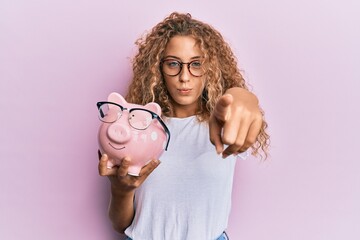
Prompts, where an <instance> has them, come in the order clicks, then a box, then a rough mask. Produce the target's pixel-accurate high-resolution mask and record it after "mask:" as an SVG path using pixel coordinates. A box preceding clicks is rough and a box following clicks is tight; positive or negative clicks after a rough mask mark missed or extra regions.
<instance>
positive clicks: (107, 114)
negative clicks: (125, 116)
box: [99, 103, 122, 123]
mask: <svg viewBox="0 0 360 240" xmlns="http://www.w3.org/2000/svg"><path fill="white" fill-rule="evenodd" d="M121 112H122V111H121V108H120V107H119V106H117V105H115V104H110V103H104V104H102V105H101V106H100V108H99V118H100V120H101V121H103V122H107V123H112V122H115V121H116V120H117V119H118V118H119V117H120V116H121Z"/></svg>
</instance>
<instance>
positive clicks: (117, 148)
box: [109, 143, 125, 150]
mask: <svg viewBox="0 0 360 240" xmlns="http://www.w3.org/2000/svg"><path fill="white" fill-rule="evenodd" d="M109 145H110V146H111V147H112V148H113V149H115V150H123V149H124V148H125V146H124V147H115V146H114V145H112V144H111V143H109Z"/></svg>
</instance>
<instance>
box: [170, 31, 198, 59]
mask: <svg viewBox="0 0 360 240" xmlns="http://www.w3.org/2000/svg"><path fill="white" fill-rule="evenodd" d="M164 55H165V57H167V56H174V57H177V58H180V59H181V60H183V61H187V60H189V59H191V58H194V57H201V56H202V55H203V54H202V51H201V50H200V47H199V45H198V44H197V43H196V40H195V39H194V38H193V37H191V36H175V37H173V38H171V39H170V41H169V42H168V44H167V45H166V48H165V54H164Z"/></svg>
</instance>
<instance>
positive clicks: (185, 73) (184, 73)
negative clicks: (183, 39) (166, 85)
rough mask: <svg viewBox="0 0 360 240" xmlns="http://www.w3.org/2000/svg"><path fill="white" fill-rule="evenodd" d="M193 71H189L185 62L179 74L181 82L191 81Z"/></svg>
mask: <svg viewBox="0 0 360 240" xmlns="http://www.w3.org/2000/svg"><path fill="white" fill-rule="evenodd" d="M190 77H191V73H190V71H189V68H188V65H187V64H184V65H183V67H182V69H181V71H180V74H179V80H180V82H188V81H190Z"/></svg>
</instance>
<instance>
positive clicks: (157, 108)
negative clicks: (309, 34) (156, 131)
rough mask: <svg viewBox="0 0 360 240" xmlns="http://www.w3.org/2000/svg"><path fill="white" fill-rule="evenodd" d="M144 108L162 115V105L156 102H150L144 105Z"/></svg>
mask: <svg viewBox="0 0 360 240" xmlns="http://www.w3.org/2000/svg"><path fill="white" fill-rule="evenodd" d="M144 108H145V109H148V110H150V111H152V112H154V113H156V114H157V115H159V116H161V107H160V106H159V104H157V103H154V102H151V103H148V104H146V105H145V106H144Z"/></svg>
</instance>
